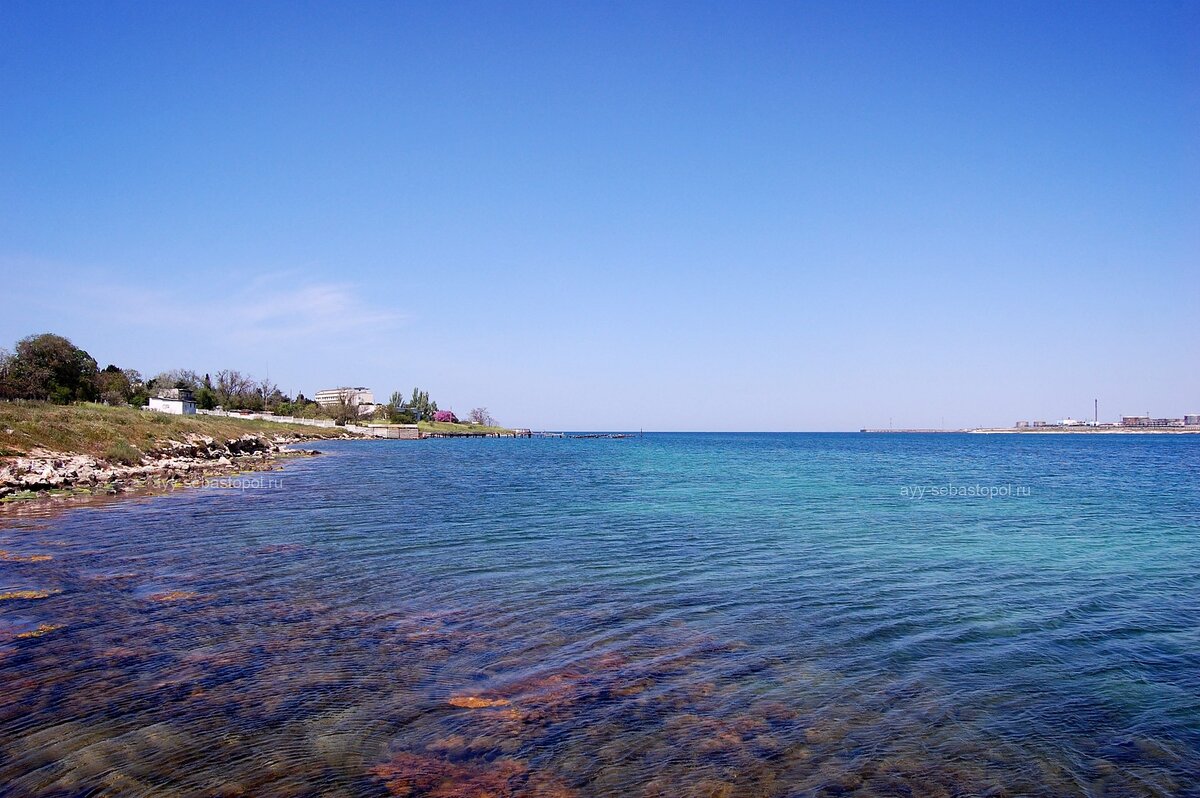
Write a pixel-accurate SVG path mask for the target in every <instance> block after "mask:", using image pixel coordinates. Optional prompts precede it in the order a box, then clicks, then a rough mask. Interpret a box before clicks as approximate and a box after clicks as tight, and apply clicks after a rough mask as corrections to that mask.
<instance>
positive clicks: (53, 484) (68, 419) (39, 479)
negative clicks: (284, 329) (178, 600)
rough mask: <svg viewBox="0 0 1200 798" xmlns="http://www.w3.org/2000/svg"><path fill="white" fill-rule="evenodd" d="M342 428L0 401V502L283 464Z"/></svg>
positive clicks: (163, 485)
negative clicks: (301, 447)
mask: <svg viewBox="0 0 1200 798" xmlns="http://www.w3.org/2000/svg"><path fill="white" fill-rule="evenodd" d="M350 437H355V438H357V437H361V436H358V435H354V434H352V433H349V432H347V431H345V430H344V429H342V428H340V427H309V426H301V425H298V424H277V423H274V422H267V421H253V420H246V419H238V418H223V417H222V418H218V417H212V416H200V415H191V416H175V415H168V414H164V413H154V412H149V411H143V410H139V409H137V408H132V407H108V406H105V405H97V404H78V405H52V404H46V403H41V402H22V403H15V402H0V504H11V503H14V502H20V501H23V500H28V499H38V498H78V497H88V496H105V495H107V496H112V495H117V494H121V493H129V492H143V491H154V490H156V489H161V490H167V489H173V488H177V487H187V486H195V485H197V484H202V483H203V481H204V480H208V479H212V478H215V477H220V476H229V475H232V474H238V473H244V472H248V471H269V470H277V469H278V468H281V467H282V466H281V465H280V463H279V461H280V460H282V459H285V458H291V457H303V456H309V455H313V454H316V452H311V451H306V450H298V449H293V448H289V447H291V446H292V445H293V444H296V443H301V442H303V441H309V440H322V439H330V438H350Z"/></svg>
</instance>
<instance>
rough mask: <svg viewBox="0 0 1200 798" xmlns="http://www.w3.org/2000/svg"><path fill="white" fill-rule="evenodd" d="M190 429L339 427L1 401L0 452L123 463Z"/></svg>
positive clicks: (311, 433) (233, 432)
mask: <svg viewBox="0 0 1200 798" xmlns="http://www.w3.org/2000/svg"><path fill="white" fill-rule="evenodd" d="M189 433H196V434H199V435H208V436H211V437H213V438H217V439H220V440H226V439H229V438H237V437H239V436H241V435H245V434H247V433H261V434H265V435H287V434H298V435H304V436H307V437H320V438H336V437H340V436H341V435H342V434H343V431H342V430H340V429H337V428H324V427H310V426H306V425H302V424H276V423H275V422H272V421H258V420H250V419H241V418H226V417H221V416H201V415H195V416H171V415H167V414H165V413H154V412H150V411H146V410H139V409H137V408H132V407H108V406H107V405H94V404H78V405H51V404H45V403H41V402H20V403H15V402H0V457H14V456H17V455H20V454H26V453H28V452H30V451H31V450H33V449H48V450H50V451H54V452H63V453H68V454H90V455H92V456H94V457H99V458H103V459H111V458H113V457H116V458H117V460H116V461H117V462H125V460H124V459H123V458H126V457H130V456H133V455H135V454H136V458H140V456H141V455H140V453H141V452H145V451H149V450H151V449H154V448H156V447H158V446H159V445H160V444H162V443H163V442H165V441H167V440H182V439H183V438H184V436H186V435H188V434H189ZM126 447H128V448H126ZM134 462H136V459H135V460H134Z"/></svg>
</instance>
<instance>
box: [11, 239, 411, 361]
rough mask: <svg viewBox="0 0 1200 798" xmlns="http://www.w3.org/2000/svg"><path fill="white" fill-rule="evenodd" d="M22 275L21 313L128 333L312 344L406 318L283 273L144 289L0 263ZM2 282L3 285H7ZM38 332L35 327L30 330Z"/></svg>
mask: <svg viewBox="0 0 1200 798" xmlns="http://www.w3.org/2000/svg"><path fill="white" fill-rule="evenodd" d="M0 265H3V267H4V271H7V272H9V273H11V274H13V275H19V279H17V280H14V281H13V282H11V283H8V285H7V288H8V291H7V292H6V293H9V294H10V295H11V296H12V297H14V298H17V299H19V300H20V302H21V303H22V304H23V307H24V308H25V311H26V313H28V314H30V315H44V313H45V311H46V310H51V309H52V310H53V315H54V316H56V317H60V318H62V317H67V318H74V319H78V320H80V321H83V322H85V323H88V324H95V325H97V326H100V327H103V328H108V329H114V328H124V329H127V330H131V331H135V330H136V331H143V330H152V329H159V330H166V329H178V328H180V327H184V328H189V329H207V330H213V331H219V332H220V333H221V335H223V336H236V337H238V338H241V339H243V340H252V341H257V342H260V343H271V342H276V341H304V342H310V343H311V342H317V341H321V340H324V339H330V340H337V339H345V338H346V337H348V336H363V335H370V334H372V333H384V332H387V331H388V330H390V329H393V328H394V327H396V326H397V325H399V324H400V323H402V322H403V321H404V320H405V319H406V318H407V316H406V315H405V314H404V313H402V312H400V311H399V310H397V309H394V308H387V307H383V306H381V305H379V304H377V303H375V302H372V301H370V300H368V299H367V298H366V297H365V295H364V293H365V292H364V290H363V289H362V288H361V287H360V286H357V285H355V284H353V283H349V282H329V281H321V280H313V279H308V278H305V277H303V276H299V275H296V274H293V273H288V272H277V273H270V274H259V275H257V276H255V277H253V278H249V279H239V278H231V279H226V280H220V279H218V280H214V281H213V283H212V284H211V285H208V286H204V287H201V288H200V289H198V290H197V289H196V288H195V287H194V286H190V285H188V286H185V285H184V284H179V285H163V284H162V281H159V280H156V281H155V282H156V283H157V284H155V285H147V284H145V283H142V282H140V281H139V282H137V283H133V282H123V281H116V280H112V279H107V278H104V277H103V276H99V279H98V275H97V274H96V273H95V272H92V273H91V274H89V275H87V277H86V278H85V277H83V276H82V275H81V274H80V273H79V271H78V270H75V269H70V268H63V267H61V266H57V265H48V264H41V265H40V267H39V266H38V265H36V264H31V263H29V262H28V261H21V262H19V263H16V262H12V261H9V260H4V261H0ZM6 282H7V281H6ZM35 326H36V325H35Z"/></svg>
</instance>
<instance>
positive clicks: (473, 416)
mask: <svg viewBox="0 0 1200 798" xmlns="http://www.w3.org/2000/svg"><path fill="white" fill-rule="evenodd" d="M467 421H469V422H471V423H472V424H480V425H482V426H485V427H494V426H496V419H494V418H492V414H491V413H489V412H488V409H487V408H486V407H476V408H474V409H472V410H471V412H470V413H467Z"/></svg>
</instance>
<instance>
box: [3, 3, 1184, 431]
mask: <svg viewBox="0 0 1200 798" xmlns="http://www.w3.org/2000/svg"><path fill="white" fill-rule="evenodd" d="M0 303H2V308H0V345H4V346H11V345H12V343H13V342H14V341H15V340H16V339H17V338H18V337H20V336H23V335H26V334H29V333H31V332H40V331H47V330H48V331H54V332H59V333H62V334H65V335H67V336H69V337H70V338H72V339H73V340H74V341H75V342H76V343H77V344H79V345H81V346H83V347H84V348H86V349H88V350H89V351H90V352H91V353H92V354H93V355H94V356H95V357H96V358H97V360H99V361H100V364H101V365H102V366H103V365H105V364H107V363H109V362H113V363H117V364H118V365H122V366H132V367H136V368H139V369H140V370H142V371H143V372H146V373H154V372H157V371H159V370H163V369H167V368H172V367H188V368H194V369H197V370H199V371H202V372H203V371H215V370H217V369H219V368H222V367H233V368H239V369H242V370H245V371H249V372H251V373H253V374H256V375H260V376H261V375H262V374H263V373H264V372H266V371H267V370H268V369H269V373H270V377H271V378H272V379H274V380H276V381H277V382H278V383H279V384H280V385H281V387H283V388H284V389H285V390H287V391H289V392H293V391H296V390H302V391H304V392H305V393H307V394H309V395H311V394H312V393H313V392H314V391H316V390H317V389H318V388H322V387H328V386H331V385H336V384H355V385H367V386H370V387H372V388H374V389H375V390H376V392H377V393H378V394H381V395H383V396H386V395H387V394H388V393H390V392H391V391H392V390H393V389H402V390H404V391H406V392H407V391H408V390H410V389H411V388H412V386H413V385H420V386H422V387H424V388H427V389H428V390H430V392H431V393H432V395H433V397H434V398H435V399H437V400H439V402H440V403H441V404H442V406H443V407H447V406H449V407H452V408H454V409H455V410H457V411H459V412H460V413H461V412H465V411H466V410H468V409H470V408H471V407H472V406H475V405H486V406H488V407H489V408H491V410H492V412H493V413H494V415H496V416H497V417H498V418H499V419H500V420H501V421H503V422H507V423H510V424H514V425H532V426H534V427H545V428H573V429H636V428H639V427H644V428H646V429H693V430H708V429H761V430H824V429H855V428H858V427H860V426H886V425H887V424H888V421H889V419H893V423H895V424H896V425H897V426H938V425H940V424H941V423H943V419H944V422H945V424H946V425H948V426H959V425H973V424H984V423H988V424H991V423H1003V424H1008V423H1011V422H1012V421H1014V420H1016V419H1018V418H1023V419H1024V418H1029V419H1033V418H1046V419H1052V418H1060V417H1062V416H1065V415H1076V416H1080V415H1087V414H1090V412H1091V409H1092V399H1093V398H1094V397H1099V399H1100V403H1101V415H1102V416H1107V417H1112V416H1115V415H1116V414H1117V413H1120V412H1125V413H1132V412H1145V411H1150V412H1152V413H1154V414H1155V415H1176V414H1180V413H1183V412H1200V368H1197V366H1198V365H1200V4H1198V3H1194V2H1182V3H1157V2H1151V3H1144V2H1130V3H1125V4H1110V3H1097V2H1085V3H1078V4H1074V3H1060V2H1055V3H1045V2H1032V3H1018V2H996V3H982V2H958V1H955V2H945V3H900V2H894V3H868V2H860V3H844V2H828V3H811V2H810V3H804V2H787V3H780V4H741V3H738V4H733V3H730V4H727V5H721V4H708V3H667V4H654V3H644V2H636V3H627V4H617V3H607V2H603V3H602V2H595V3H575V2H568V3H562V2H552V3H545V4H499V3H486V4H464V3H449V4H445V3H428V4H399V3H379V4H376V3H366V2H358V3H345V4H335V3H299V2H289V3H270V2H255V3H184V2H172V3H152V2H140V3H113V2H105V3H80V2H61V3H47V2H42V0H36V2H15V1H14V0H7V2H5V3H4V4H3V8H2V9H0Z"/></svg>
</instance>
